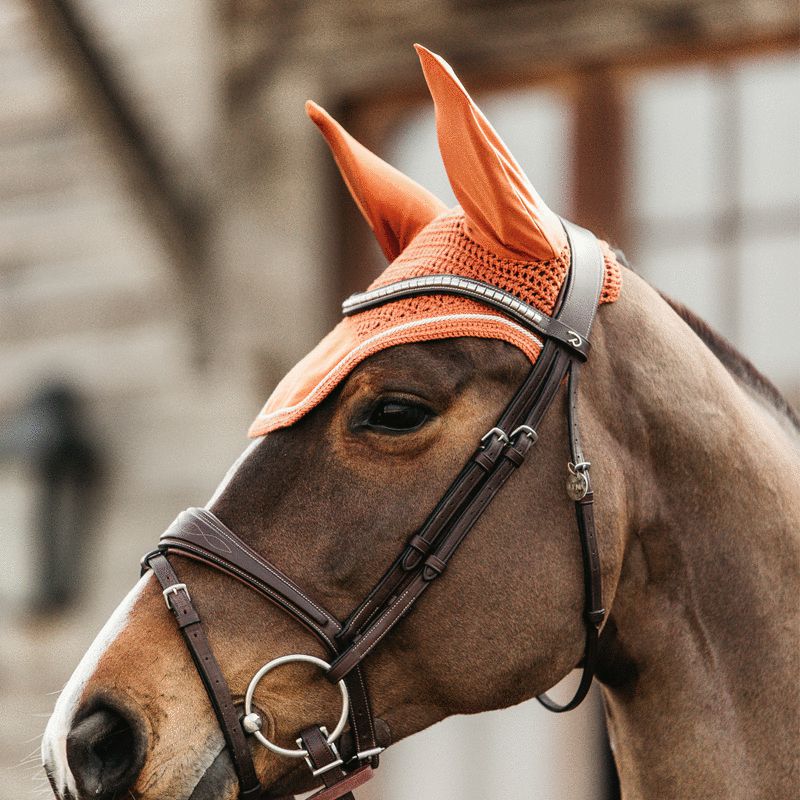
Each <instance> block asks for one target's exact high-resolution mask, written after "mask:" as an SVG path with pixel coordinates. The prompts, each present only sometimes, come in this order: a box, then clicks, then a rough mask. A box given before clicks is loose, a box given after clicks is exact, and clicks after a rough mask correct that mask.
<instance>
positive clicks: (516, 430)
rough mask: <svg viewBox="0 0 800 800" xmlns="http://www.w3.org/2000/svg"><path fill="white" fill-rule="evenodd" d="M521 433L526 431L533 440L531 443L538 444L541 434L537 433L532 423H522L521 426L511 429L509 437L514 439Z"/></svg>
mask: <svg viewBox="0 0 800 800" xmlns="http://www.w3.org/2000/svg"><path fill="white" fill-rule="evenodd" d="M519 433H524V434H525V435H526V436H527V437H528V438H529V439H530V440H531V444H536V442H537V441H538V439H539V434H538V433H536V431H535V430H534V429H533V428H531V426H530V425H520V426H519V427H517V428H514V430H513V431H511V435H510V436H509V438H510V439H512V440H514V439H516V438H517V434H519Z"/></svg>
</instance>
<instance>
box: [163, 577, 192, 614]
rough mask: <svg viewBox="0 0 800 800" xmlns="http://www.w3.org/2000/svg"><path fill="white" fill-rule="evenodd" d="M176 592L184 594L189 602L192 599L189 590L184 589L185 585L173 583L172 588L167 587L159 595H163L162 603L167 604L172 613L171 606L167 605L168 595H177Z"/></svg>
mask: <svg viewBox="0 0 800 800" xmlns="http://www.w3.org/2000/svg"><path fill="white" fill-rule="evenodd" d="M178 592H186V599H187V600H191V599H192V597H191V595H190V594H189V590H188V589H187V588H186V584H185V583H173V584H172V586H167V588H166V589H164V591H163V592H161V594H163V595H164V602H165V603H166V604H167V608H168V609H169V610H170V611H172V606H171V605H170V604H169V595H171V594H177V593H178Z"/></svg>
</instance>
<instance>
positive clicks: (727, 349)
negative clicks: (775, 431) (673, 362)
mask: <svg viewBox="0 0 800 800" xmlns="http://www.w3.org/2000/svg"><path fill="white" fill-rule="evenodd" d="M615 254H616V255H617V258H618V259H619V261H620V263H622V264H624V265H625V266H626V267H628V268H629V269H631V267H630V265H629V263H628V261H627V259H626V258H625V256H624V254H623V253H621V252H620V251H618V250H615ZM658 293H659V294H660V295H661V297H662V298H663V299H664V300H665V301H666V303H667V304H668V305H669V306H670V308H672V310H673V311H674V312H675V313H676V314H677V315H678V316H679V317H680V318H681V319H682V320H683V321H684V322H685V323H686V324H687V325H688V326H689V327H690V328H691V329H692V330H693V331H694V332H695V334H697V336H698V337H699V338H700V340H701V341H702V342H703V343H704V344H705V345H706V347H708V349H709V350H710V351H711V352H712V353H713V354H714V355H715V356H716V357H717V359H718V360H719V361H720V363H721V364H722V366H723V367H725V369H727V370H728V372H730V373H731V375H733V377H734V378H736V379H737V380H739V381H740V382H741V383H743V384H744V385H745V386H746V387H748V388H749V389H751V390H752V391H753V392H754V393H755V394H756V395H757V396H758V397H759V398H761V399H763V400H764V401H765V402H766V403H768V404H769V405H770V406H772V407H773V408H774V409H775V410H776V411H777V412H778V413H780V414H781V415H782V416H784V417H785V418H786V419H788V420H789V422H790V423H791V424H792V425H793V426H794V427H795V429H796V430H798V431H800V416H798V414H797V412H796V411H795V410H794V408H792V406H791V405H790V403H789V402H788V400H786V398H785V397H784V396H783V395H782V394H781V392H780V390H779V389H778V387H777V386H775V384H774V383H772V381H771V380H770V379H769V378H767V377H766V376H765V375H764V374H763V373H762V372H760V371H759V370H758V369H757V368H756V367H755V366H754V365H753V363H752V362H751V361H750V360H749V359H748V358H746V357H745V356H743V355H742V354H741V353H740V352H739V351H738V350H737V349H736V348H735V347H734V346H733V345H732V344H731V343H730V342H729V341H728V340H727V339H726V338H725V337H724V336H722V334H720V333H717V331H715V330H714V329H713V328H712V327H711V326H710V325H709V324H708V323H707V322H706V321H705V320H703V319H701V318H700V317H698V316H697V314H695V313H694V311H691V310H690V309H688V308H687V307H686V306H685V305H684V304H683V303H680V302H678V301H677V300H673V299H672V298H671V297H669V296H668V295H666V294H664V292H661V291H659V292H658Z"/></svg>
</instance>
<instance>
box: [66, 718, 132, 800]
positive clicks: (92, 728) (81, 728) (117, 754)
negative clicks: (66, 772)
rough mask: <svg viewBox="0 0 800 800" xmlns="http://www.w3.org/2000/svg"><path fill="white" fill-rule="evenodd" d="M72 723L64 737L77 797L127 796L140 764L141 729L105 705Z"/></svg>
mask: <svg viewBox="0 0 800 800" xmlns="http://www.w3.org/2000/svg"><path fill="white" fill-rule="evenodd" d="M76 719H77V720H78V721H77V722H76V723H75V724H74V725H73V727H72V730H71V731H70V733H69V736H67V762H68V763H69V768H70V770H71V771H72V775H73V777H74V778H75V783H76V784H77V787H78V790H79V793H80V797H81V798H83V797H86V798H93V800H112V798H114V797H115V796H116V795H118V794H121V793H124V792H127V790H128V789H130V787H131V786H132V785H133V784H134V782H135V781H136V776H137V775H138V774H139V771H140V770H141V768H142V765H143V764H144V756H145V742H144V736H143V734H142V733H141V730H142V726H141V725H140V724H137V723H135V722H134V721H133V720H132V718H130V717H129V716H128V715H127V714H124V713H123V712H122V711H120V710H119V709H117V708H114V707H112V706H110V705H108V704H106V703H100V704H97V705H94V706H93V707H92V710H91V711H89V713H85V714H84V715H83V716H80V715H79V716H78V717H76Z"/></svg>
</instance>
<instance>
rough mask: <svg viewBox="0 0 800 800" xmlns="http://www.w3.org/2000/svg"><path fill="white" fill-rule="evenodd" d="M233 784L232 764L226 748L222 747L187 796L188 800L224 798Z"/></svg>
mask: <svg viewBox="0 0 800 800" xmlns="http://www.w3.org/2000/svg"><path fill="white" fill-rule="evenodd" d="M235 782H236V776H235V775H234V772H233V764H232V763H231V759H230V756H229V755H228V750H227V748H225V747H223V748H222V749H221V750H220V751H219V753H217V755H216V757H215V758H214V760H213V761H212V762H211V765H210V766H209V767H208V769H207V770H206V771H205V772H204V773H203V774H202V775H201V776H200V780H199V781H198V782H197V784H196V785H195V787H194V789H192V793H191V794H190V795H189V800H218V798H220V797H224V796H225V794H226V790H227V789H228V788H229V787H230V786H231V784H232V783H235Z"/></svg>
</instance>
